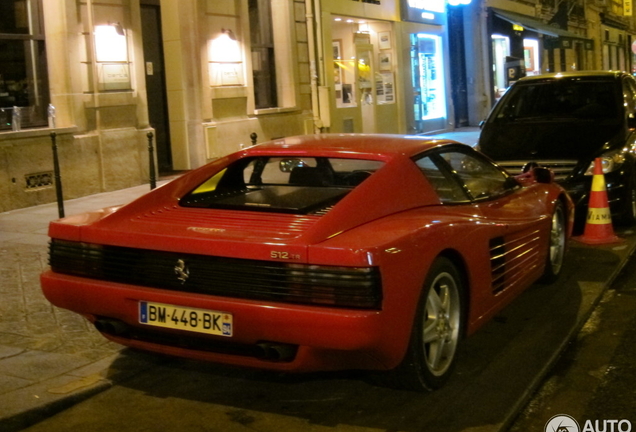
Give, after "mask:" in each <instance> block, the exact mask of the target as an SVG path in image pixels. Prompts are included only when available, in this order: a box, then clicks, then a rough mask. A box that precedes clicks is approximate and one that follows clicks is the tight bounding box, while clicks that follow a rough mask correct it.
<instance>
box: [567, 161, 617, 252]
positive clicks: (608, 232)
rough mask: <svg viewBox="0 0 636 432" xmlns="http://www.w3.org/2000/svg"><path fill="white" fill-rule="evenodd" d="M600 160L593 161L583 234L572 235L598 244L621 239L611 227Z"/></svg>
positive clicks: (586, 241) (582, 241) (581, 240)
mask: <svg viewBox="0 0 636 432" xmlns="http://www.w3.org/2000/svg"><path fill="white" fill-rule="evenodd" d="M601 164H602V161H601V159H600V158H596V160H595V161H594V176H593V177H592V191H591V193H590V202H589V204H588V210H587V222H586V223H585V230H584V231H583V235H582V236H579V237H574V239H575V240H577V241H579V242H581V243H585V244H590V245H600V244H609V243H619V242H622V241H623V239H622V238H620V237H617V236H616V235H614V228H613V227H612V215H611V214H610V209H609V203H608V201H607V190H606V188H605V176H604V175H603V168H602V165H601Z"/></svg>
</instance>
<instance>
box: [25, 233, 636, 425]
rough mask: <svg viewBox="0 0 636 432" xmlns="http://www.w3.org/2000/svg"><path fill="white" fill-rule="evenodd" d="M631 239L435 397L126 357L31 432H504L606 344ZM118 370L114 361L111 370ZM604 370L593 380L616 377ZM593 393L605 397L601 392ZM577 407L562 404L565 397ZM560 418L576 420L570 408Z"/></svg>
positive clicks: (543, 299) (554, 291)
mask: <svg viewBox="0 0 636 432" xmlns="http://www.w3.org/2000/svg"><path fill="white" fill-rule="evenodd" d="M630 235H633V234H630ZM633 240H634V238H633V237H630V241H629V242H628V244H626V245H620V246H616V247H614V246H608V247H600V248H589V247H582V246H576V245H574V246H573V247H572V249H571V251H570V253H569V255H568V257H567V261H566V266H565V269H564V274H563V275H562V278H561V279H560V280H559V281H558V282H557V283H555V284H553V285H535V286H533V287H531V288H530V289H529V290H527V291H526V292H525V293H524V294H523V295H522V296H521V297H520V298H519V299H518V300H517V301H515V302H514V303H513V304H511V305H510V306H509V307H508V308H506V309H505V310H504V311H503V312H502V313H501V314H499V315H498V316H497V317H496V319H495V320H493V321H492V322H491V323H489V324H488V325H486V326H485V327H484V328H483V329H482V330H480V331H479V332H478V333H477V334H476V335H474V336H473V337H471V338H470V339H468V340H467V341H466V343H465V344H464V346H463V347H462V350H461V352H460V362H459V364H458V368H457V370H456V373H455V375H454V376H453V378H452V379H451V381H450V382H449V383H448V385H447V386H446V387H444V388H443V389H441V390H439V391H436V392H434V393H430V394H419V393H413V392H406V391H399V390H394V389H390V388H385V387H379V386H377V385H374V384H373V383H372V382H370V380H369V376H368V375H367V374H365V373H361V372H343V373H323V374H305V375H285V374H277V373H267V372H262V371H252V370H244V369H237V368H231V367H225V366H218V365H211V364H203V363H197V362H191V361H186V360H178V359H167V358H161V357H155V356H148V355H144V354H139V353H136V352H133V351H130V350H126V351H124V352H123V354H122V356H121V363H122V364H128V363H129V360H130V358H134V359H135V360H136V361H138V362H139V363H140V364H141V365H140V366H139V368H138V372H137V373H136V374H135V375H134V377H132V378H130V379H127V380H122V381H119V382H118V383H116V385H114V386H113V387H112V388H110V389H109V390H106V391H104V392H102V393H100V394H98V395H96V396H94V397H92V398H90V399H88V400H86V401H84V402H82V403H79V404H77V405H75V406H74V407H72V408H70V409H68V410H66V411H64V412H61V413H59V414H57V415H56V416H53V417H51V418H49V419H47V420H45V421H43V422H41V423H39V424H37V425H35V426H32V427H30V428H28V429H26V430H27V431H29V432H40V431H46V432H56V431H68V430H91V431H94V432H100V431H109V432H110V431H113V430H118V431H122V432H123V431H136V432H139V431H155V430H173V429H174V430H183V431H185V430H187V431H219V432H220V431H223V432H232V431H254V430H258V431H270V430H271V431H277V432H278V431H281V430H284V431H287V430H294V431H295V430H298V431H312V432H313V431H355V432H358V431H360V432H362V431H364V432H367V431H380V430H381V431H404V432H416V431H417V432H419V431H432V432H460V431H461V432H499V431H505V430H507V429H508V428H509V426H510V425H511V423H512V421H513V420H514V419H515V417H516V416H517V414H518V413H519V412H520V411H521V410H522V409H523V407H524V406H525V404H526V403H527V402H528V400H529V397H530V395H531V394H532V393H533V392H534V391H535V390H536V389H537V388H538V386H539V384H540V383H541V379H542V378H544V377H545V376H546V373H547V372H548V370H549V368H550V367H551V366H553V365H554V362H555V360H556V358H557V356H558V354H560V353H562V352H563V347H564V344H567V341H569V340H572V339H573V338H574V340H586V341H590V342H591V341H592V338H591V337H590V338H587V339H586V338H585V337H583V336H581V337H579V338H578V339H577V338H575V336H576V334H577V333H579V330H580V329H581V326H582V325H583V324H584V323H585V322H586V321H587V322H588V324H587V325H586V326H584V327H583V332H584V334H585V332H587V333H588V334H589V335H594V336H595V338H596V337H598V338H599V339H600V340H602V341H605V342H606V340H605V339H604V338H603V337H602V336H601V334H600V333H598V332H600V331H601V330H600V329H602V328H604V327H603V326H601V325H600V324H595V323H597V322H598V321H599V320H603V319H604V318H603V317H604V315H603V313H602V312H595V313H594V314H592V310H593V309H594V308H595V306H596V305H597V302H598V300H600V299H601V298H604V299H605V301H604V302H603V303H601V304H600V305H599V307H598V308H597V309H596V310H597V311H598V310H599V309H603V308H605V307H607V306H608V305H609V303H610V299H611V298H610V297H611V295H612V292H611V291H608V292H607V294H603V293H604V292H605V290H606V288H607V283H608V281H609V280H613V279H614V277H615V276H616V274H617V270H618V268H619V267H621V266H622V264H624V263H625V262H626V260H627V258H626V254H628V253H631V250H632V247H631V246H630V247H628V245H632V244H633V243H634V241H633ZM622 295H623V294H621V296H622ZM624 295H625V296H627V295H628V294H624ZM608 296H610V297H608ZM614 296H616V297H618V294H616V293H615V294H614ZM630 298H632V297H630ZM617 307H621V308H624V310H622V312H620V313H613V312H610V313H609V315H610V316H611V317H614V316H615V315H623V316H625V315H627V313H628V311H630V310H631V311H633V310H634V309H633V305H630V304H628V302H627V301H617ZM590 314H592V315H591V316H592V319H591V320H588V317H589V316H590ZM632 316H633V312H632ZM590 323H591V324H590ZM590 326H592V327H590ZM579 334H580V333H579ZM621 340H622V339H621V338H620V337H618V336H616V337H615V342H616V343H615V344H614V345H613V348H612V347H605V348H604V349H602V350H598V349H594V348H590V349H591V350H592V351H597V352H601V351H602V352H603V355H604V358H606V360H602V361H601V362H602V363H603V364H607V365H609V364H611V362H610V360H611V359H614V356H613V355H610V354H609V352H606V351H607V350H611V349H613V352H616V350H617V347H618V346H620V341H621ZM578 355H579V354H575V355H574V358H576V357H578ZM627 355H629V353H628V354H627ZM562 358H564V359H567V355H566V356H565V357H562ZM573 364H578V363H576V362H574V363H573ZM562 365H563V363H562ZM570 367H571V366H570ZM568 368H569V367H568V365H567V364H565V369H568ZM117 369H118V362H115V364H114V365H113V370H117ZM607 370H608V369H607V368H606V369H605V372H604V371H603V370H601V369H596V370H595V371H596V372H597V373H600V374H601V375H604V374H605V375H606V376H607V377H609V376H610V374H609V373H606V372H607ZM618 379H619V380H620V378H618ZM549 382H550V379H548V383H549ZM578 384H579V383H578V381H576V378H574V381H571V382H570V383H567V382H564V384H563V388H565V389H566V390H567V387H568V386H569V385H578ZM590 388H591V387H590V386H589V385H588V384H587V383H585V382H583V383H581V388H580V389H579V390H580V391H579V393H578V394H577V396H576V397H584V396H585V397H587V398H588V399H589V403H588V405H585V407H586V408H585V409H588V406H591V405H589V404H593V400H595V399H594V398H595V397H596V395H597V393H596V392H594V393H593V394H591V396H590V395H589V390H590ZM595 388H596V389H598V391H599V392H600V391H602V390H601V389H602V387H601V386H600V385H597V386H596V387H595ZM632 388H633V387H632ZM541 391H542V392H543V393H540V394H545V395H547V397H546V398H544V399H543V401H548V400H549V399H550V397H551V396H552V394H549V393H546V392H545V388H544V389H543V390H541ZM586 391H587V392H588V393H586ZM581 395H584V396H581ZM598 395H599V396H598V397H602V396H601V393H598ZM569 398H570V396H568V395H564V399H565V400H568V399H569ZM535 403H536V399H535ZM546 403H548V404H549V402H546ZM632 406H633V405H632ZM560 409H561V407H559V410H560ZM526 412H527V413H531V412H535V413H536V418H535V420H534V423H532V424H531V423H528V424H531V426H530V427H527V426H524V425H523V423H521V422H522V420H524V419H526V420H528V421H532V418H533V417H532V416H530V415H527V416H523V417H522V418H519V419H518V421H517V423H516V424H515V425H514V426H513V427H517V429H516V431H519V432H520V431H524V432H531V431H535V430H536V431H543V430H544V429H543V428H544V425H545V422H546V421H547V419H548V418H549V417H548V418H546V417H545V416H546V415H547V414H546V413H544V412H540V411H538V410H535V411H532V410H531V411H528V410H526ZM559 412H560V413H566V414H570V415H573V416H576V415H578V414H577V413H578V412H574V411H573V409H571V408H570V407H569V406H568V407H564V408H563V411H559ZM583 412H585V411H583Z"/></svg>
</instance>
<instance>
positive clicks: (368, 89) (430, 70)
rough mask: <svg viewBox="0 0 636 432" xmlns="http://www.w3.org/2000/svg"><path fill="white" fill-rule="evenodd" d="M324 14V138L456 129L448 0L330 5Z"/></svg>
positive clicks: (350, 0) (333, 0)
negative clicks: (453, 124) (453, 126)
mask: <svg viewBox="0 0 636 432" xmlns="http://www.w3.org/2000/svg"><path fill="white" fill-rule="evenodd" d="M321 7H322V16H321V18H322V26H321V30H322V35H323V39H322V43H323V47H322V49H323V51H324V53H325V56H324V58H325V59H326V60H325V64H324V75H323V77H324V80H323V84H324V85H323V86H322V87H321V107H320V113H321V120H322V130H323V131H329V132H356V133H358V132H362V133H425V132H430V131H435V130H444V129H448V128H449V127H450V125H449V122H448V117H449V114H448V113H449V108H448V100H449V97H448V94H447V93H448V87H449V85H448V83H449V79H448V75H447V71H448V66H447V62H448V55H447V44H446V41H445V37H446V36H445V31H446V27H445V25H446V13H445V10H446V4H445V1H444V0H434V1H430V0H424V1H422V0H410V1H407V0H381V1H374V2H360V1H355V0H347V1H342V0H325V1H323V2H321Z"/></svg>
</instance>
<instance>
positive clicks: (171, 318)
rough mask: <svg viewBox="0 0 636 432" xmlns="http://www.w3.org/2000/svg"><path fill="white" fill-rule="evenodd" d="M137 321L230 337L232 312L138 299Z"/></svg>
mask: <svg viewBox="0 0 636 432" xmlns="http://www.w3.org/2000/svg"><path fill="white" fill-rule="evenodd" d="M139 322H140V323H141V324H147V325H151V326H155V327H165V328H170V329H178V330H188V331H193V332H198V333H206V334H211V335H217V336H226V337H232V314H229V313H227V312H218V311H212V310H206V309H195V308H187V307H183V306H174V305H169V304H163V303H153V302H146V301H140V302H139Z"/></svg>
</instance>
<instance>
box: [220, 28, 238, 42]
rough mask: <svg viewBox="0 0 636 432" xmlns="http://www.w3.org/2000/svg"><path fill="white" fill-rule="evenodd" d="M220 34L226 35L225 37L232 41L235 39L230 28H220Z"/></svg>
mask: <svg viewBox="0 0 636 432" xmlns="http://www.w3.org/2000/svg"><path fill="white" fill-rule="evenodd" d="M221 34H224V35H227V37H229V38H230V39H232V40H233V41H235V40H236V36H235V35H234V32H233V31H232V30H231V29H225V28H224V29H221Z"/></svg>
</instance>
